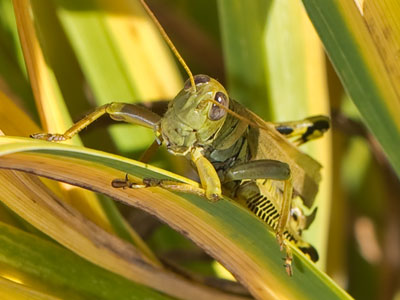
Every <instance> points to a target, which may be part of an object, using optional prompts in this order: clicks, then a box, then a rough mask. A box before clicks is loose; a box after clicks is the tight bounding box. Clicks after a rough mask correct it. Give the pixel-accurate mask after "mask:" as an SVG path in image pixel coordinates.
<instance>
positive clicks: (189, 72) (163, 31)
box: [140, 0, 196, 92]
mask: <svg viewBox="0 0 400 300" xmlns="http://www.w3.org/2000/svg"><path fill="white" fill-rule="evenodd" d="M140 2H141V3H142V5H143V7H144V9H145V10H146V11H147V13H148V14H149V16H150V18H151V19H152V20H153V22H154V23H155V24H156V26H157V27H158V30H159V31H160V33H161V35H162V36H163V38H164V40H165V41H166V42H167V44H168V46H169V47H170V48H171V51H172V52H173V53H174V54H175V56H176V58H177V59H178V61H179V62H180V63H181V65H182V67H183V68H184V69H185V71H186V73H187V74H188V75H189V79H190V84H191V85H192V88H193V91H194V92H196V84H195V82H194V78H193V74H192V71H190V69H189V67H188V65H187V64H186V63H185V61H184V60H183V58H182V56H181V55H180V54H179V52H178V50H177V49H176V48H175V45H174V43H172V41H171V39H170V38H169V37H168V35H167V33H166V32H165V30H164V28H163V27H162V26H161V24H160V22H158V20H157V18H156V16H155V15H154V13H153V12H152V11H151V9H150V7H149V6H148V5H147V4H146V2H145V1H144V0H140Z"/></svg>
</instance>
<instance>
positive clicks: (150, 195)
mask: <svg viewBox="0 0 400 300" xmlns="http://www.w3.org/2000/svg"><path fill="white" fill-rule="evenodd" d="M0 141H1V144H2V146H1V149H2V150H1V152H0V154H3V155H4V156H2V157H1V158H0V166H1V167H3V168H4V167H5V168H14V169H19V170H26V171H27V170H30V171H31V172H33V173H35V174H39V175H42V176H47V177H50V178H53V179H56V180H62V181H65V182H68V183H71V184H76V185H79V186H85V187H87V188H90V189H93V190H95V191H98V192H101V193H104V194H106V195H109V196H111V197H113V198H115V199H118V200H119V201H122V202H124V203H126V204H128V205H134V206H138V207H140V208H142V209H144V210H146V211H148V212H149V213H151V214H154V215H156V216H157V217H159V218H160V219H161V220H163V221H164V222H166V223H168V224H169V225H170V226H171V227H173V228H175V229H176V230H178V231H180V232H181V233H183V234H185V235H186V236H188V237H189V238H190V239H192V240H193V241H194V242H196V243H197V244H198V245H200V246H201V247H203V248H204V249H206V250H207V252H208V253H210V254H211V255H212V256H213V257H214V258H216V259H217V260H218V261H220V262H221V263H222V264H223V265H224V266H225V267H226V268H227V269H228V270H230V271H231V272H232V274H235V276H236V278H237V279H238V280H240V281H241V282H242V283H243V284H245V285H246V287H248V288H249V290H250V292H251V293H252V294H253V296H255V297H257V298H259V299H264V298H292V299H293V298H295V299H321V297H322V298H324V299H350V297H349V296H348V295H347V294H346V293H345V292H344V291H343V290H341V289H340V288H339V287H337V286H336V285H335V284H334V283H333V282H332V281H331V280H330V279H329V278H328V277H327V276H326V275H324V274H323V273H321V272H320V271H318V270H317V269H316V268H315V266H313V264H312V263H311V262H309V261H308V259H306V258H305V257H304V255H302V254H301V253H300V252H299V251H298V250H297V249H296V248H293V251H294V253H295V260H294V273H295V274H296V275H295V276H293V277H292V278H290V277H288V276H287V274H286V272H285V270H284V268H283V267H282V262H281V254H280V253H279V247H278V245H277V244H276V240H275V237H274V234H273V233H272V232H271V231H270V230H269V229H268V228H267V226H266V225H265V224H264V223H263V222H261V221H260V220H259V219H258V218H256V217H255V216H254V215H253V214H251V213H249V212H248V211H247V210H245V209H243V208H242V207H240V206H238V205H236V204H234V203H232V202H230V201H227V200H221V201H218V202H217V203H210V202H208V201H205V200H204V199H202V198H200V197H197V196H194V195H188V194H179V195H177V194H173V193H170V192H168V191H165V190H163V189H160V188H154V189H139V190H131V189H115V188H112V187H111V185H110V182H111V181H112V180H113V179H115V178H123V177H124V176H125V174H126V173H129V174H133V175H135V176H138V177H139V178H144V177H150V178H173V179H175V180H184V181H185V182H190V181H187V180H185V179H183V178H181V177H177V176H176V175H174V174H172V173H169V172H166V171H162V170H158V169H156V168H154V167H150V166H147V165H144V164H141V163H138V162H134V161H132V160H128V159H124V158H121V157H118V156H114V155H110V154H106V153H103V152H99V151H94V150H89V149H84V148H76V147H72V146H69V145H61V144H52V143H46V142H43V141H32V140H27V139H21V138H4V137H3V138H0ZM33 150H35V151H34V152H29V151H33ZM16 151H25V152H22V153H14V154H11V153H13V152H16ZM26 151H28V152H26ZM7 153H8V154H7ZM51 153H53V154H51ZM6 154H7V155H6ZM61 157H62V158H61ZM56 161H57V162H60V161H61V162H62V163H61V164H60V163H58V165H57V167H56V168H55V167H54V163H55V162H56ZM76 165H79V168H80V170H81V172H80V173H79V174H76V172H75V171H74V170H75V166H76ZM80 177H82V178H80ZM132 178H133V177H132ZM102 264H104V259H103V260H102ZM103 266H104V265H103ZM153 281H154V280H153Z"/></svg>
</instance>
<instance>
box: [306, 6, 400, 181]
mask: <svg viewBox="0 0 400 300" xmlns="http://www.w3.org/2000/svg"><path fill="white" fill-rule="evenodd" d="M303 3H304V6H305V8H306V10H307V13H308V15H309V17H310V19H311V21H312V22H313V24H314V26H315V28H316V29H317V32H318V34H319V36H320V38H321V40H322V42H323V44H324V46H325V50H326V52H327V53H328V55H329V58H330V59H331V61H332V63H333V65H334V67H335V69H336V72H337V74H338V75H339V77H340V79H341V81H342V84H343V85H344V87H345V88H346V91H347V92H348V94H349V95H350V97H351V99H352V100H353V101H354V103H355V105H356V106H357V108H358V109H359V111H360V113H361V115H362V117H363V119H364V121H365V123H366V125H367V126H368V127H369V129H370V130H371V132H372V133H373V134H374V136H375V137H376V138H377V140H378V141H379V143H380V144H381V146H382V148H383V150H384V152H385V153H386V155H387V157H388V159H389V161H390V163H391V164H392V166H393V168H394V170H395V171H396V172H397V175H398V176H399V177H400V156H399V155H398V153H399V152H398V151H399V150H398V146H399V145H400V118H399V113H400V101H399V96H398V93H397V92H396V88H395V87H394V85H393V81H392V80H391V74H390V73H388V70H389V69H388V68H387V66H385V63H384V60H383V59H382V54H381V52H379V50H378V48H377V47H378V46H377V45H376V44H375V43H374V40H373V38H372V36H371V33H370V31H369V30H368V28H367V27H366V22H365V20H363V17H362V15H361V13H360V11H359V9H358V8H357V6H356V4H355V2H354V1H347V0H303ZM387 29H388V30H389V31H392V30H393V31H396V30H397V31H398V28H394V27H390V28H387ZM397 45H398V44H397ZM397 47H398V46H397Z"/></svg>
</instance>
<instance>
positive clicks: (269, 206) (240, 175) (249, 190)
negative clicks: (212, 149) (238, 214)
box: [223, 159, 293, 276]
mask: <svg viewBox="0 0 400 300" xmlns="http://www.w3.org/2000/svg"><path fill="white" fill-rule="evenodd" d="M256 179H270V180H277V181H283V182H284V188H283V197H282V201H281V203H280V207H277V206H276V205H274V204H273V203H272V202H271V201H270V200H268V199H267V198H266V197H265V196H263V195H262V194H261V193H260V190H259V188H258V186H257V184H256V183H255V182H254V181H250V182H245V183H244V184H242V185H241V186H240V187H239V188H238V191H237V197H238V198H239V199H241V200H242V201H243V202H245V203H246V206H247V207H248V208H249V209H250V210H251V211H253V212H254V213H255V214H256V215H257V216H258V217H260V218H261V219H263V220H264V221H266V222H267V224H268V225H270V226H271V227H272V229H274V231H275V233H276V239H277V241H278V244H279V246H280V249H281V251H283V250H284V251H285V253H286V258H285V265H284V266H285V269H286V272H287V273H288V274H289V275H290V276H291V275H292V266H291V264H292V252H291V250H290V248H289V245H288V244H287V241H286V239H285V237H286V236H285V235H287V234H288V232H287V231H286V227H287V224H288V221H289V218H290V206H291V202H292V192H293V184H292V178H291V172H290V168H289V165H288V164H286V163H284V162H281V161H276V160H269V159H265V160H256V161H250V162H247V163H243V164H239V165H236V166H234V167H232V168H230V169H228V170H227V171H226V174H225V178H224V179H223V180H224V182H229V181H235V180H256Z"/></svg>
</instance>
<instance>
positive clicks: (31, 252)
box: [0, 223, 170, 299]
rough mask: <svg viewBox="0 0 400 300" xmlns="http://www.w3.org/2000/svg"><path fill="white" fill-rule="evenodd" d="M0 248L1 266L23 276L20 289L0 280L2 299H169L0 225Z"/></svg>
mask: <svg viewBox="0 0 400 300" xmlns="http://www.w3.org/2000/svg"><path fill="white" fill-rule="evenodd" d="M0 245H1V247H0V263H1V264H2V266H7V267H8V268H10V269H11V270H16V271H18V272H21V273H23V274H24V278H22V279H21V281H22V282H21V283H22V284H24V285H23V286H19V285H17V284H16V283H14V284H12V285H11V284H8V286H5V285H4V280H3V281H1V280H0V296H2V295H3V296H5V293H6V292H8V293H7V297H5V298H2V299H55V298H53V297H51V296H50V295H53V296H56V297H57V299H59V298H62V299H88V298H89V299H170V297H168V296H166V295H163V294H160V293H158V292H156V291H154V290H151V289H150V288H148V287H144V286H141V285H139V284H136V283H134V282H132V281H130V280H127V279H125V278H123V277H121V276H118V275H116V274H113V273H111V272H109V271H106V270H104V269H102V268H100V267H98V266H95V265H93V264H91V263H90V262H88V261H86V260H84V259H82V258H81V257H79V256H77V255H76V254H74V253H72V252H70V251H68V250H67V249H65V248H62V247H60V246H59V245H56V244H54V243H52V242H49V241H44V240H42V239H40V238H38V237H35V236H33V235H31V234H28V233H25V232H23V231H20V230H18V229H15V228H13V227H12V226H8V225H5V224H2V223H0ZM3 269H4V268H3ZM1 283H3V284H1ZM7 287H8V289H7ZM29 287H30V288H37V289H38V290H37V291H35V290H30V289H29ZM42 292H46V293H47V294H50V295H43V294H42ZM11 293H14V295H15V296H16V298H14V295H12V294H11ZM11 295H12V296H11ZM18 295H20V296H21V298H18ZM10 296H11V297H10ZM36 297H37V298H36Z"/></svg>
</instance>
